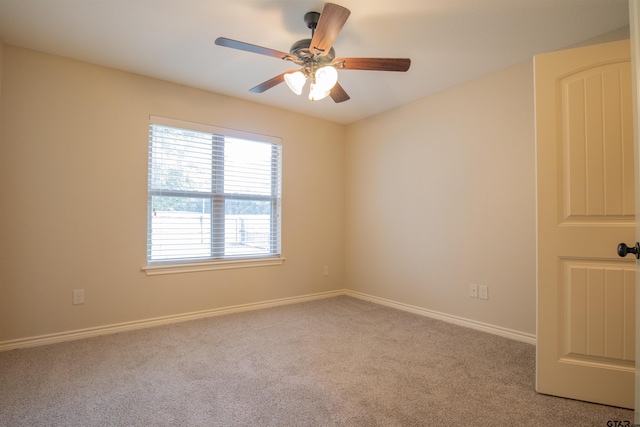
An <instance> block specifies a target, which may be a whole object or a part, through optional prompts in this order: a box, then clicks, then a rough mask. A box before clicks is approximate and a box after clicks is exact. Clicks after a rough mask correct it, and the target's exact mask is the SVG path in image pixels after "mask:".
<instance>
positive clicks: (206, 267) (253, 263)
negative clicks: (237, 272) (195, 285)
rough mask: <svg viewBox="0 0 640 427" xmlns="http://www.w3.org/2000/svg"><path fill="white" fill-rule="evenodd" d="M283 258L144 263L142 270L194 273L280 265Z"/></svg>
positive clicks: (165, 272)
mask: <svg viewBox="0 0 640 427" xmlns="http://www.w3.org/2000/svg"><path fill="white" fill-rule="evenodd" d="M284 261H285V258H282V257H277V258H253V259H237V260H225V261H209V262H192V263H184V264H155V265H145V266H144V267H142V271H144V272H145V273H146V275H147V276H155V275H159V274H176V273H194V272H197V271H211V270H229V269H234V268H252V267H266V266H271V265H282V263H283V262H284Z"/></svg>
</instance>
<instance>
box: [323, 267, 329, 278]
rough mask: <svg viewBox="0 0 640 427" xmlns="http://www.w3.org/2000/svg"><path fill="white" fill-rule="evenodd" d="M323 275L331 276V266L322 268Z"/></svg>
mask: <svg viewBox="0 0 640 427" xmlns="http://www.w3.org/2000/svg"><path fill="white" fill-rule="evenodd" d="M322 274H323V275H325V276H328V275H329V266H328V265H325V266H324V267H322Z"/></svg>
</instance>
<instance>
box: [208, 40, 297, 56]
mask: <svg viewBox="0 0 640 427" xmlns="http://www.w3.org/2000/svg"><path fill="white" fill-rule="evenodd" d="M216 44H217V45H218V46H224V47H230V48H231V49H238V50H244V51H245V52H251V53H257V54H260V55H266V56H271V57H272V58H278V59H287V58H289V59H296V58H295V56H293V55H291V54H289V53H286V52H280V51H279V50H274V49H269V48H267V47H262V46H256V45H255V44H249V43H245V42H239V41H237V40H231V39H228V38H225V37H218V38H217V39H216Z"/></svg>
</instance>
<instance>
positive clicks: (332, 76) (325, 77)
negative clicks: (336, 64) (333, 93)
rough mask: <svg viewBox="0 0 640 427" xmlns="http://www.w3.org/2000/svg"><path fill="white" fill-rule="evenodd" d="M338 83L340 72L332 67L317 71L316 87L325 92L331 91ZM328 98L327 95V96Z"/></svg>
mask: <svg viewBox="0 0 640 427" xmlns="http://www.w3.org/2000/svg"><path fill="white" fill-rule="evenodd" d="M337 82H338V72H337V71H336V69H335V68H333V67H332V66H330V65H329V66H326V67H322V68H320V69H319V70H318V71H316V86H319V87H320V88H322V89H323V90H325V91H329V90H331V88H332V87H334V86H335V85H336V83H337ZM325 96H326V95H325Z"/></svg>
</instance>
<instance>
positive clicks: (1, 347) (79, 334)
mask: <svg viewBox="0 0 640 427" xmlns="http://www.w3.org/2000/svg"><path fill="white" fill-rule="evenodd" d="M340 295H347V296H351V297H354V298H358V299H362V300H366V301H370V302H373V303H376V304H381V305H385V306H387V307H391V308H395V309H398V310H403V311H407V312H410V313H414V314H419V315H421V316H426V317H431V318H434V319H438V320H442V321H445V322H449V323H454V324H456V325H459V326H464V327H467V328H471V329H476V330H479V331H483V332H488V333H490V334H494V335H499V336H502V337H505V338H510V339H513V340H516V341H522V342H525V343H528V344H533V345H535V344H536V336H535V335H533V334H526V333H524V332H519V331H514V330H511V329H507V328H502V327H499V326H494V325H490V324H487V323H482V322H477V321H475V320H470V319H465V318H463V317H458V316H452V315H450V314H445V313H440V312H437V311H433V310H428V309H426V308H421V307H416V306H412V305H409V304H404V303H400V302H396V301H392V300H388V299H385V298H379V297H375V296H373V295H368V294H364V293H361V292H356V291H350V290H347V289H340V290H336V291H329V292H321V293H317V294H309V295H302V296H297V297H289V298H281V299H275V300H269V301H262V302H257V303H251V304H242V305H236V306H231V307H222V308H214V309H211V310H203V311H195V312H191V313H183V314H176V315H172V316H162V317H155V318H151V319H144V320H136V321H133V322H124V323H117V324H112V325H106V326H97V327H94V328H86V329H78V330H74V331H68V332H60V333H55V334H48V335H40V336H36V337H29V338H21V339H16V340H8V341H2V342H0V352H2V351H9V350H16V349H19V348H27V347H37V346H41V345H47V344H55V343H61V342H66V341H75V340H79V339H83V338H91V337H97V336H100V335H108V334H116V333H119V332H126V331H133V330H137V329H144V328H152V327H154V326H162V325H169V324H172V323H179V322H186V321H189V320H197V319H204V318H207V317H213V316H222V315H225V314H232V313H241V312H243V311H252V310H260V309H263V308H270V307H277V306H281V305H287V304H296V303H301V302H306V301H314V300H319V299H323V298H331V297H337V296H340Z"/></svg>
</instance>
